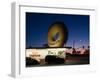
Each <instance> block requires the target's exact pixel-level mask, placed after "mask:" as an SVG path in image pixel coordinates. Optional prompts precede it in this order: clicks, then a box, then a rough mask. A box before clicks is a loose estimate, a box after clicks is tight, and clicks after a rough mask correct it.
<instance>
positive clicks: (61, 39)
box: [48, 21, 68, 47]
mask: <svg viewBox="0 0 100 80" xmlns="http://www.w3.org/2000/svg"><path fill="white" fill-rule="evenodd" d="M67 40H68V29H67V26H66V25H65V24H64V23H63V22H61V21H57V22H54V23H53V24H51V26H50V27H49V29H48V46H49V47H64V44H65V43H66V42H67Z"/></svg>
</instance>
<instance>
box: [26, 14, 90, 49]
mask: <svg viewBox="0 0 100 80" xmlns="http://www.w3.org/2000/svg"><path fill="white" fill-rule="evenodd" d="M56 21H61V22H64V24H65V25H66V26H67V28H68V32H69V36H68V41H67V43H66V46H68V47H69V46H70V47H72V45H73V42H75V47H76V48H78V47H82V46H89V15H75V14H50V13H32V12H26V48H28V47H43V45H44V44H47V36H48V35H47V33H48V28H49V26H50V25H51V24H52V23H54V22H56Z"/></svg>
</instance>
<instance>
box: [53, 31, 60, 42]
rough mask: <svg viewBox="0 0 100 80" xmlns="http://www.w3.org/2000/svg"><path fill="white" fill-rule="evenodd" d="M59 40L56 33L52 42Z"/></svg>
mask: <svg viewBox="0 0 100 80" xmlns="http://www.w3.org/2000/svg"><path fill="white" fill-rule="evenodd" d="M58 39H59V32H57V33H56V34H55V35H54V37H53V41H57V40H58Z"/></svg>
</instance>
